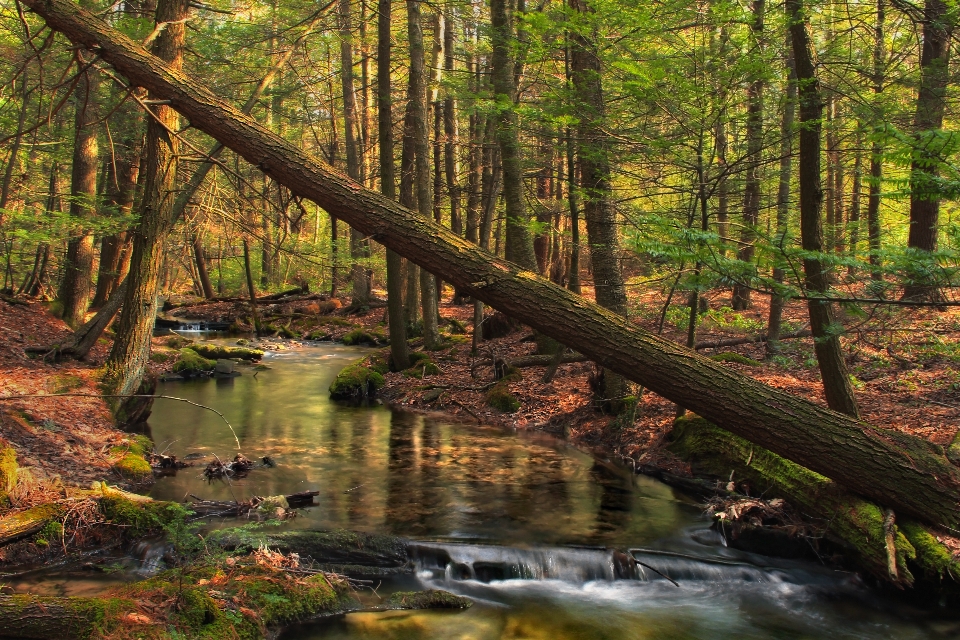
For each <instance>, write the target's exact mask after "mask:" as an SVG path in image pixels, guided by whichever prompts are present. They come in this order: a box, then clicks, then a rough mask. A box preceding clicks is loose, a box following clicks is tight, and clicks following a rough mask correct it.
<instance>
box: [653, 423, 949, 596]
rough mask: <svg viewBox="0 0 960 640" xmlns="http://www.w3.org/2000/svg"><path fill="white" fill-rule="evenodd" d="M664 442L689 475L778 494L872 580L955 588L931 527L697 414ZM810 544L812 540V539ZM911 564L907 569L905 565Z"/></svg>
mask: <svg viewBox="0 0 960 640" xmlns="http://www.w3.org/2000/svg"><path fill="white" fill-rule="evenodd" d="M670 438H671V441H672V442H671V444H670V445H669V446H668V448H669V449H670V450H671V451H673V452H674V453H676V454H678V455H679V456H680V457H681V458H683V459H684V460H686V461H687V462H689V463H691V466H692V468H693V471H694V473H696V474H698V475H701V474H705V475H708V476H712V477H715V478H718V479H719V480H720V481H721V482H727V481H729V480H731V478H732V480H733V481H734V482H735V483H736V484H739V485H740V486H741V487H742V486H743V484H744V483H746V484H749V486H750V487H751V489H752V490H751V491H750V493H751V494H753V495H757V494H760V495H762V496H763V497H764V498H765V499H770V498H777V497H779V498H783V499H785V500H786V501H787V502H788V503H789V504H790V505H791V506H792V507H793V508H795V509H796V510H797V511H798V512H800V513H801V514H802V515H803V516H804V517H805V518H808V519H813V521H814V522H815V523H818V524H819V525H820V526H821V527H822V528H823V530H824V532H825V534H826V535H825V537H826V538H827V539H829V540H831V541H833V542H835V543H838V544H839V545H840V546H841V547H843V548H845V549H846V550H847V552H848V553H849V554H850V555H851V556H852V557H853V558H854V559H855V560H856V562H857V565H858V566H859V567H861V568H862V569H864V570H866V571H867V572H869V573H871V574H872V575H873V576H875V577H876V578H878V579H880V580H883V581H886V582H891V583H893V584H895V585H897V586H901V587H904V586H911V585H913V583H914V579H915V576H914V574H913V572H917V573H918V575H917V576H916V578H921V579H925V580H928V581H930V582H934V583H935V582H938V581H940V580H941V579H946V578H949V579H950V580H951V582H952V583H953V591H956V590H957V587H958V586H960V583H958V580H960V561H958V559H956V558H954V557H953V556H952V554H951V552H950V550H949V549H948V548H947V547H946V546H945V545H943V544H942V543H941V542H940V539H939V538H938V537H937V536H936V534H935V533H932V532H930V531H929V530H927V529H926V528H925V527H924V526H923V525H920V524H919V523H917V522H915V521H912V520H910V519H908V518H896V517H895V516H894V514H892V513H891V512H890V511H889V510H884V509H882V508H880V507H879V506H877V505H876V504H874V503H872V502H869V501H867V500H864V499H862V498H859V497H857V496H855V495H852V494H850V493H848V492H847V491H845V490H844V489H843V488H842V487H840V486H838V485H837V484H836V483H835V482H832V481H831V480H829V479H827V478H825V477H823V476H821V475H820V474H818V473H814V472H813V471H810V470H809V469H806V468H804V467H802V466H800V465H798V464H796V463H793V462H790V461H789V460H786V459H784V458H782V457H780V456H778V455H776V454H774V453H771V452H770V451H768V450H766V449H763V448H761V447H757V446H755V445H753V444H751V443H750V442H748V441H746V440H744V439H743V438H740V437H738V436H735V435H733V434H732V433H729V432H728V431H725V430H723V429H719V428H717V427H716V426H714V425H712V424H710V423H709V422H707V421H706V420H704V419H703V418H681V419H679V420H677V422H676V425H675V426H674V430H673V432H672V433H671V434H670ZM811 542H812V543H814V544H815V541H811ZM911 569H912V570H913V572H912V571H911Z"/></svg>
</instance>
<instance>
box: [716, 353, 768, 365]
mask: <svg viewBox="0 0 960 640" xmlns="http://www.w3.org/2000/svg"><path fill="white" fill-rule="evenodd" d="M710 359H711V360H716V361H717V362H733V363H736V364H745V365H748V366H750V367H762V366H763V363H762V362H759V361H757V360H754V359H753V358H748V357H747V356H745V355H741V354H739V353H735V352H733V351H725V352H723V353H715V354H713V355H712V356H710Z"/></svg>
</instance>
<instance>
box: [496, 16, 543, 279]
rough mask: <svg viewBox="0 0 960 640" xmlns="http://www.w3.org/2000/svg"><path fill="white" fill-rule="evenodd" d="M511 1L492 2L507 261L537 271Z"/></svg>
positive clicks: (497, 117)
mask: <svg viewBox="0 0 960 640" xmlns="http://www.w3.org/2000/svg"><path fill="white" fill-rule="evenodd" d="M509 2H510V0H491V2H490V43H491V46H492V47H493V52H492V54H491V58H490V67H491V68H490V79H491V82H492V84H493V99H494V102H496V109H497V113H496V116H495V117H496V121H497V144H498V145H499V146H500V162H501V164H502V165H503V200H504V203H505V205H506V216H507V234H506V235H507V237H506V242H505V254H506V257H507V260H509V261H510V262H515V263H516V264H519V265H520V266H522V267H523V268H525V269H529V270H531V271H536V269H537V259H536V257H535V256H534V253H533V238H532V236H531V235H530V229H529V228H528V226H527V223H528V222H529V220H528V215H527V210H526V205H525V200H524V193H523V158H522V152H521V149H520V137H519V132H518V131H517V112H516V109H515V108H514V105H515V102H516V99H517V85H516V79H515V71H516V63H515V60H514V58H513V56H514V52H515V46H514V44H515V42H516V36H515V34H514V25H513V11H511V9H510V7H509V6H508V5H509Z"/></svg>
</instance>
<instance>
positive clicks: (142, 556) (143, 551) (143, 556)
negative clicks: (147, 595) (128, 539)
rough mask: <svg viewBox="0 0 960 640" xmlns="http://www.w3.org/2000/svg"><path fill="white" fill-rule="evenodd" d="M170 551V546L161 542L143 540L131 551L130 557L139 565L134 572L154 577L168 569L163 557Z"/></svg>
mask: <svg viewBox="0 0 960 640" xmlns="http://www.w3.org/2000/svg"><path fill="white" fill-rule="evenodd" d="M167 551H169V545H167V544H166V543H165V542H163V541H160V540H143V541H140V542H138V543H137V544H136V545H134V546H133V548H132V549H131V550H130V555H131V557H133V558H134V559H135V560H136V561H137V562H138V563H139V566H137V568H136V569H134V571H136V572H137V573H142V574H146V575H152V574H154V573H156V572H158V571H160V570H161V569H164V568H166V565H165V564H164V561H163V557H164V556H165V555H166V554H167Z"/></svg>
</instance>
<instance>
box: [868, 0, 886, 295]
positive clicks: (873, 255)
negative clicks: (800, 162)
mask: <svg viewBox="0 0 960 640" xmlns="http://www.w3.org/2000/svg"><path fill="white" fill-rule="evenodd" d="M886 17H887V9H886V0H877V17H876V23H875V24H874V30H873V97H874V102H875V106H874V110H875V112H874V114H873V119H874V123H875V124H874V131H875V132H876V133H878V134H879V133H880V130H881V128H882V127H883V113H882V112H880V111H878V110H879V109H880V108H881V107H880V94H881V93H883V83H884V81H885V80H886V56H885V55H884V25H885V22H886ZM882 180H883V147H882V146H881V145H880V140H879V135H878V136H877V137H876V138H875V139H874V141H873V145H872V147H871V149H870V195H869V196H868V197H867V238H868V242H869V245H870V266H871V267H872V269H871V270H870V277H871V279H873V280H882V279H883V274H882V272H881V271H880V268H879V267H880V266H881V264H882V261H881V260H880V249H881V244H880V235H881V231H880V188H881V182H882Z"/></svg>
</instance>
